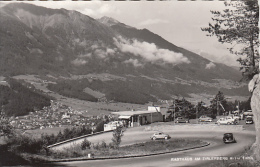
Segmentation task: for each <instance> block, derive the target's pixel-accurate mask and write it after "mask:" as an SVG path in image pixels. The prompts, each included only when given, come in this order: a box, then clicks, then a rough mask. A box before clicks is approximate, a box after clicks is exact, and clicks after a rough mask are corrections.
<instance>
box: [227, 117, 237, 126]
mask: <svg viewBox="0 0 260 167" xmlns="http://www.w3.org/2000/svg"><path fill="white" fill-rule="evenodd" d="M225 118H226V119H228V120H230V121H231V124H235V125H237V124H239V119H237V118H236V117H234V116H227V117H225Z"/></svg>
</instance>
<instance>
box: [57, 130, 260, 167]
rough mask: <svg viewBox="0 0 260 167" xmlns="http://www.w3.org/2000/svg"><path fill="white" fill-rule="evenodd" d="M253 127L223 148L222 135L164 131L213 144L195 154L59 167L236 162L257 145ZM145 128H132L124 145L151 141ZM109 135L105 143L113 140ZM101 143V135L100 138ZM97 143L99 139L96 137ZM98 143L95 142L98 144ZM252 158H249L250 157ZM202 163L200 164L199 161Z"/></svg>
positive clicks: (190, 164)
mask: <svg viewBox="0 0 260 167" xmlns="http://www.w3.org/2000/svg"><path fill="white" fill-rule="evenodd" d="M253 126H254V125H248V126H246V129H245V130H243V131H238V130H236V131H228V132H233V133H234V136H235V138H236V140H237V143H232V144H224V143H223V142H222V137H223V133H224V132H227V131H226V130H223V131H208V130H195V131H194V130H189V129H186V130H175V131H172V130H169V129H168V130H167V129H166V130H165V131H164V132H165V133H168V134H170V135H171V136H172V137H173V138H199V139H202V140H205V141H208V142H210V145H209V146H207V147H203V148H197V149H193V150H186V151H181V152H176V153H169V154H163V155H156V156H147V157H140V158H124V159H109V160H87V161H74V162H62V163H58V164H57V165H60V166H70V167H72V166H73V167H87V166H91V167H110V166H111V167H116V166H118V167H119V166H120V167H130V166H131V167H132V166H142V167H157V166H165V167H170V166H174V167H175V166H177V167H179V166H180V167H181V166H182V167H185V166H190V167H192V166H207V164H210V163H212V162H213V161H217V160H212V158H228V159H230V157H232V158H235V157H238V156H239V155H240V154H241V153H243V152H244V151H245V149H246V148H249V147H250V146H251V145H252V144H253V143H254V141H255V131H254V129H253V128H252V127H253ZM141 129H142V127H139V129H138V128H136V129H135V128H131V129H129V130H127V131H126V132H127V133H125V135H124V137H123V139H122V140H123V142H122V144H123V145H127V144H132V143H138V142H143V141H147V140H149V139H148V138H149V136H150V135H151V134H152V133H153V132H154V131H142V130H141ZM108 136H109V134H106V135H105V136H104V137H105V138H103V140H111V138H109V137H108ZM99 137H100V138H101V139H102V135H100V136H99ZM95 138H96V139H97V137H95ZM96 139H95V140H96ZM249 158H250V157H249ZM198 159H200V160H198Z"/></svg>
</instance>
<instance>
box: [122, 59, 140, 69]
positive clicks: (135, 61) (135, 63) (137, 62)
mask: <svg viewBox="0 0 260 167" xmlns="http://www.w3.org/2000/svg"><path fill="white" fill-rule="evenodd" d="M124 63H129V64H133V65H134V66H135V67H142V66H143V65H142V64H141V63H140V62H139V61H138V60H137V59H129V60H126V61H124Z"/></svg>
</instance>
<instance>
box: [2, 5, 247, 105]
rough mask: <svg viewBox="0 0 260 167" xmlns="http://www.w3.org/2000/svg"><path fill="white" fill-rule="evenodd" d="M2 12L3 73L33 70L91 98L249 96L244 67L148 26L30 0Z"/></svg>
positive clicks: (55, 87) (65, 90) (70, 93)
mask: <svg viewBox="0 0 260 167" xmlns="http://www.w3.org/2000/svg"><path fill="white" fill-rule="evenodd" d="M0 14H1V17H0V24H1V26H0V36H1V40H0V76H17V75H26V74H32V75H35V76H37V77H39V78H41V79H42V80H48V81H52V82H53V83H50V84H49V85H48V89H50V90H52V91H55V92H58V93H59V94H62V95H64V96H67V97H73V98H79V99H82V100H87V101H99V100H107V101H120V102H129V103H146V102H149V101H158V100H167V99H172V98H173V97H176V96H183V97H191V95H192V94H205V95H207V96H212V95H215V94H216V93H217V92H218V90H221V91H223V92H224V94H226V95H230V96H248V95H249V93H248V92H247V88H246V85H245V84H241V83H239V82H238V81H239V80H240V79H241V74H240V73H239V71H237V70H235V69H234V68H232V67H228V66H226V65H223V64H217V63H212V62H211V61H209V60H207V59H205V58H203V57H201V56H199V55H198V54H195V53H193V52H191V51H188V50H186V49H184V48H180V47H178V46H176V45H174V44H172V43H170V42H168V41H166V40H165V39H163V38H162V37H160V36H159V35H157V34H154V33H153V32H151V31H149V30H147V29H136V28H134V27H131V26H128V25H125V24H124V23H120V22H118V21H117V20H115V19H113V18H108V17H103V18H101V19H98V20H95V19H93V18H91V17H89V16H86V15H84V14H81V13H79V12H77V11H70V10H66V9H49V8H45V7H39V6H35V5H32V4H26V3H10V4H7V5H5V6H3V7H1V10H0ZM54 83H56V84H54ZM86 90H87V91H86ZM96 94H97V95H100V96H101V95H102V96H103V97H98V96H97V95H96Z"/></svg>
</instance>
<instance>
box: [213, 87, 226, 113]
mask: <svg viewBox="0 0 260 167" xmlns="http://www.w3.org/2000/svg"><path fill="white" fill-rule="evenodd" d="M210 103H211V105H210V108H211V111H212V113H213V115H214V116H218V115H221V114H223V113H224V112H225V110H226V108H227V101H226V99H225V96H224V94H223V93H222V92H221V91H219V92H218V94H216V96H215V98H214V99H213V100H211V101H210Z"/></svg>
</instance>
